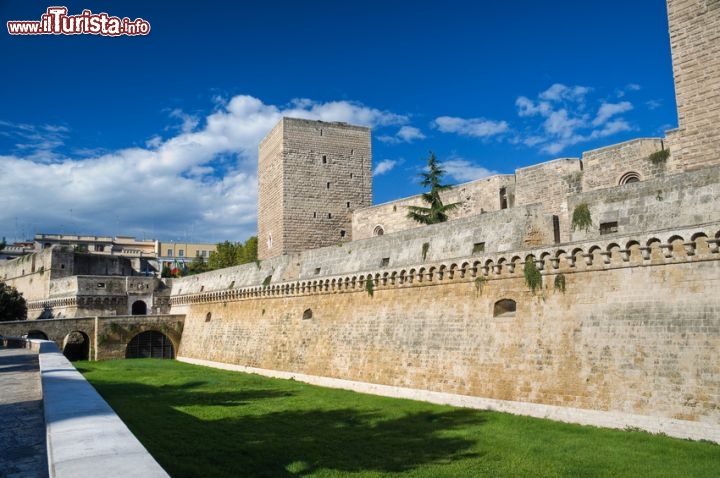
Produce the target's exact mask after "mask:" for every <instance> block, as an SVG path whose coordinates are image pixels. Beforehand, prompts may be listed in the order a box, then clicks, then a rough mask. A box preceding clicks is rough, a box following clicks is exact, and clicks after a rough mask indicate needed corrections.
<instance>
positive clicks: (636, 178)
mask: <svg viewBox="0 0 720 478" xmlns="http://www.w3.org/2000/svg"><path fill="white" fill-rule="evenodd" d="M637 182H640V175H639V174H638V173H636V172H635V171H630V172H629V173H625V174H623V175H622V177H621V178H620V182H619V184H620V185H623V184H630V183H637Z"/></svg>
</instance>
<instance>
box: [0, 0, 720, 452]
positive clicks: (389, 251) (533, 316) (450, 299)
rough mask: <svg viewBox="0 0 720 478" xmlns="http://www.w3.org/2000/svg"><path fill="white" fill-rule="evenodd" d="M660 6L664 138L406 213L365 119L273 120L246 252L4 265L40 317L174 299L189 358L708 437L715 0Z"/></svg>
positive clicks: (716, 167)
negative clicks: (171, 274)
mask: <svg viewBox="0 0 720 478" xmlns="http://www.w3.org/2000/svg"><path fill="white" fill-rule="evenodd" d="M667 4H668V18H669V25H670V41H671V47H672V60H673V72H674V78H675V88H676V95H677V105H678V118H679V127H678V128H677V129H676V130H673V131H670V132H668V133H667V134H666V135H665V137H664V138H650V139H637V140H634V141H629V142H625V143H622V144H618V145H613V146H609V147H606V148H602V149H598V150H594V151H589V152H586V153H584V154H583V155H582V157H581V158H562V159H556V160H553V161H549V162H546V163H543V164H539V165H535V166H531V167H527V168H522V169H518V170H517V171H515V174H508V175H497V176H493V177H489V178H485V179H481V180H478V181H474V182H470V183H466V184H461V185H458V186H456V187H455V188H454V189H452V190H451V191H448V192H447V194H446V196H445V200H446V201H452V202H455V201H462V203H463V206H462V208H460V209H459V210H457V211H456V212H455V214H454V215H453V217H452V220H451V221H449V222H447V223H443V224H437V225H432V226H419V225H418V224H415V223H413V222H412V221H410V220H408V219H407V218H406V217H405V216H406V213H407V208H406V206H408V205H410V204H419V197H413V198H407V199H402V200H398V201H394V202H390V203H386V204H382V205H377V206H371V204H370V203H371V187H372V185H371V147H370V131H369V130H368V129H366V128H362V127H358V126H352V125H346V124H339V123H324V122H318V121H308V120H299V119H292V118H284V119H282V120H281V121H280V123H278V125H277V126H276V127H275V128H273V130H272V131H271V132H270V133H269V134H268V136H267V137H266V138H265V139H264V140H263V141H262V143H261V144H260V151H259V168H258V176H259V181H260V187H259V211H258V239H259V256H260V260H259V261H258V262H257V263H254V264H246V265H243V266H238V267H233V268H229V269H223V270H217V271H213V272H208V273H204V274H200V275H195V276H189V277H185V278H181V279H172V280H163V281H161V280H159V279H154V278H146V277H134V276H132V275H130V276H128V273H127V270H126V269H125V267H126V265H125V264H124V263H123V262H122V260H121V259H119V258H114V259H113V258H100V259H98V258H95V259H93V261H92V264H89V263H87V259H85V256H83V255H78V254H66V253H61V252H60V251H57V250H47V251H43V252H41V253H37V254H34V255H31V256H26V257H23V258H20V259H17V260H13V261H8V263H7V264H3V265H2V266H1V267H2V268H1V269H0V277H3V278H4V279H5V280H6V281H7V282H8V283H10V284H12V285H15V286H16V287H18V288H19V289H20V290H21V291H23V293H24V294H25V296H26V298H27V299H28V300H29V304H30V311H31V314H30V315H31V318H36V317H39V316H41V314H43V313H47V311H48V310H51V311H52V313H54V315H55V316H57V315H58V314H61V315H63V316H65V317H82V316H101V315H123V314H131V313H132V312H134V311H133V304H137V302H138V301H142V302H143V303H144V304H146V305H147V312H148V313H152V314H167V313H172V314H175V315H173V316H172V317H182V321H183V322H184V325H183V327H182V329H181V333H179V332H178V333H174V334H173V336H172V337H171V340H172V342H173V345H174V347H175V350H177V357H178V359H181V360H185V361H190V362H195V363H202V364H208V365H213V366H221V367H229V368H235V369H241V370H247V371H253V372H258V373H266V374H269V375H278V376H287V377H295V378H297V379H302V380H307V381H311V382H314V383H321V384H324V385H330V386H340V387H346V388H353V389H356V390H364V391H370V392H373V393H385V394H390V395H398V396H408V397H414V398H421V399H427V400H433V401H439V402H443V403H453V404H458V405H466V406H476V407H486V408H493V409H498V410H507V411H511V412H514V413H522V414H528V415H533V416H547V417H552V418H556V419H561V420H567V421H574V422H579V423H589V424H595V425H603V426H613V427H626V426H633V427H640V428H644V429H647V430H650V431H655V432H665V433H668V434H670V435H674V436H681V437H691V438H702V439H709V440H713V441H716V442H720V360H718V350H720V295H718V293H717V290H718V286H719V285H720V249H719V243H720V207H719V206H718V204H719V202H718V201H719V200H720V128H719V127H718V126H717V125H718V124H720V1H717V0H708V1H697V0H668V2H667ZM578 206H587V209H588V210H589V213H590V217H591V220H592V224H591V226H590V227H589V228H587V230H586V229H585V228H575V229H574V228H573V227H572V216H573V212H574V211H575V210H576V209H577V208H578ZM526 263H533V264H534V266H535V269H537V270H538V271H539V272H540V274H541V277H542V282H541V285H540V287H539V289H538V290H535V291H532V290H531V289H530V288H529V287H528V285H527V283H526V279H525V274H524V269H525V265H526ZM101 284H102V286H101ZM138 307H139V306H138ZM123 320H125V319H123ZM127 320H129V319H127ZM178 320H180V319H178ZM42 322H45V323H49V322H51V321H42ZM42 322H38V323H36V324H37V325H33V328H37V329H38V330H41V329H42V326H41V325H40V324H41V323H42ZM52 322H57V321H52ZM178 323H179V322H178ZM15 326H16V325H14V324H13V325H7V326H5V325H2V324H0V334H3V333H6V332H4V330H5V331H7V330H11V329H10V327H15ZM21 326H25V327H26V328H27V325H18V326H17V327H21ZM4 327H5V328H4ZM12 330H15V329H12ZM89 335H90V336H91V337H94V336H93V335H92V334H89ZM90 340H91V344H90V346H91V348H92V349H94V350H99V349H101V348H102V345H101V344H100V343H98V340H97V337H95V338H91V339H90ZM115 346H116V349H117V348H118V347H120V346H119V345H118V344H115ZM118 350H119V349H118ZM94 356H95V357H103V354H101V353H100V354H97V353H96V354H95V355H94ZM108 356H113V355H112V354H111V355H108Z"/></svg>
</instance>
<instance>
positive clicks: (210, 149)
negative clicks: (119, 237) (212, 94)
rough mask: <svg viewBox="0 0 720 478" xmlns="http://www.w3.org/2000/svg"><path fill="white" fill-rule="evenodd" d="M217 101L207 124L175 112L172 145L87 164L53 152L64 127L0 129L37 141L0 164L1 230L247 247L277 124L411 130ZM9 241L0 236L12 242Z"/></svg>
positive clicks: (157, 141)
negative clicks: (263, 152)
mask: <svg viewBox="0 0 720 478" xmlns="http://www.w3.org/2000/svg"><path fill="white" fill-rule="evenodd" d="M214 101H215V102H216V106H214V108H215V110H214V111H213V112H212V113H211V114H209V115H206V116H205V117H204V118H200V117H194V116H191V115H186V114H185V113H182V112H181V111H177V112H175V113H172V114H171V116H173V117H174V118H179V119H182V121H183V123H182V124H183V127H182V130H181V131H179V132H177V133H176V134H175V135H173V136H171V137H169V138H165V139H162V138H161V137H160V136H153V137H151V138H150V139H149V140H147V142H146V144H145V145H144V146H143V147H132V148H125V149H119V150H116V151H109V152H99V153H96V154H95V155H93V156H90V157H87V158H84V159H78V158H69V157H65V156H63V155H61V154H59V153H57V152H56V151H55V149H54V148H56V146H53V145H52V144H50V143H49V141H50V142H51V141H52V140H53V139H54V140H55V142H54V144H55V145H58V144H63V142H64V140H65V137H66V136H67V134H68V131H67V129H63V128H64V127H62V128H52V127H51V128H48V127H47V126H48V125H46V126H45V127H33V126H31V125H22V128H21V127H20V126H18V125H9V124H7V123H3V124H0V126H2V127H3V128H4V129H6V130H7V129H9V130H10V131H11V132H12V134H13V135H19V134H20V133H22V134H24V135H25V137H26V138H25V139H26V140H27V137H28V136H33V137H34V135H40V133H42V134H41V135H40V136H38V137H37V138H36V141H35V142H34V143H33V147H32V148H31V147H29V146H28V147H27V148H25V149H23V148H18V149H17V150H16V151H14V152H12V153H10V154H6V155H4V156H0V190H1V191H3V197H4V204H3V206H4V207H3V208H2V209H1V210H0V224H3V225H5V227H6V228H12V226H11V225H12V224H15V222H16V217H19V218H21V222H23V223H25V224H26V225H27V227H24V228H23V229H25V230H26V234H32V233H35V232H49V233H52V232H58V233H68V234H72V233H84V234H131V235H136V236H138V237H157V238H160V239H164V240H168V239H179V238H185V237H187V238H188V239H189V240H198V241H210V242H216V241H221V240H225V239H229V240H244V239H245V238H247V237H248V236H250V235H252V234H254V233H255V231H256V208H257V170H256V168H257V148H258V143H259V142H260V140H261V139H262V138H263V137H264V136H265V135H266V134H267V132H268V131H270V129H271V128H272V127H273V126H274V125H275V124H276V123H277V122H278V120H279V119H280V118H281V117H282V116H294V117H302V118H307V119H313V120H324V121H343V122H347V123H353V124H363V125H366V126H370V127H377V126H382V125H394V124H400V123H403V122H405V121H407V118H406V117H405V116H403V115H398V114H394V113H392V112H388V111H382V110H378V109H375V108H371V107H368V106H365V105H362V104H359V103H354V102H347V101H334V102H328V103H320V102H315V101H311V100H302V101H298V102H293V103H291V104H290V105H286V106H284V107H280V106H275V105H269V104H265V103H263V102H262V101H260V100H259V99H257V98H254V97H251V96H235V97H233V98H230V99H229V100H227V101H224V100H222V99H221V98H220V97H217V98H215V99H214ZM6 132H7V131H6ZM48 135H50V136H49V137H48ZM53 135H54V136H53ZM41 140H44V142H42V141H41ZM26 142H27V143H28V144H30V143H31V142H30V141H29V140H28V141H26ZM41 143H42V144H41ZM385 167H386V168H387V167H388V166H385ZM71 210H72V213H71V212H70V211H71ZM14 232H15V231H12V230H7V229H6V230H5V231H2V234H0V235H5V236H8V238H12V237H13V236H15V235H16V234H14ZM16 239H21V238H20V237H16Z"/></svg>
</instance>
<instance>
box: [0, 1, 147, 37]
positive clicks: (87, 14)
mask: <svg viewBox="0 0 720 478" xmlns="http://www.w3.org/2000/svg"><path fill="white" fill-rule="evenodd" d="M7 27H8V33H9V34H11V35H80V34H83V33H86V34H90V35H106V36H120V35H129V36H133V35H147V34H148V33H150V23H149V22H146V21H145V20H143V19H142V18H136V19H135V20H133V21H130V19H129V18H127V17H126V18H122V19H120V18H119V17H111V16H109V15H108V14H107V13H93V12H91V11H90V10H83V12H82V13H81V14H80V15H68V14H67V8H65V7H49V8H48V9H47V13H45V14H43V15H42V16H41V17H40V21H13V22H7Z"/></svg>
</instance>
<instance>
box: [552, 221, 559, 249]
mask: <svg viewBox="0 0 720 478" xmlns="http://www.w3.org/2000/svg"><path fill="white" fill-rule="evenodd" d="M552 221H553V235H554V236H555V244H560V218H559V217H558V216H555V215H553V217H552Z"/></svg>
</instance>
